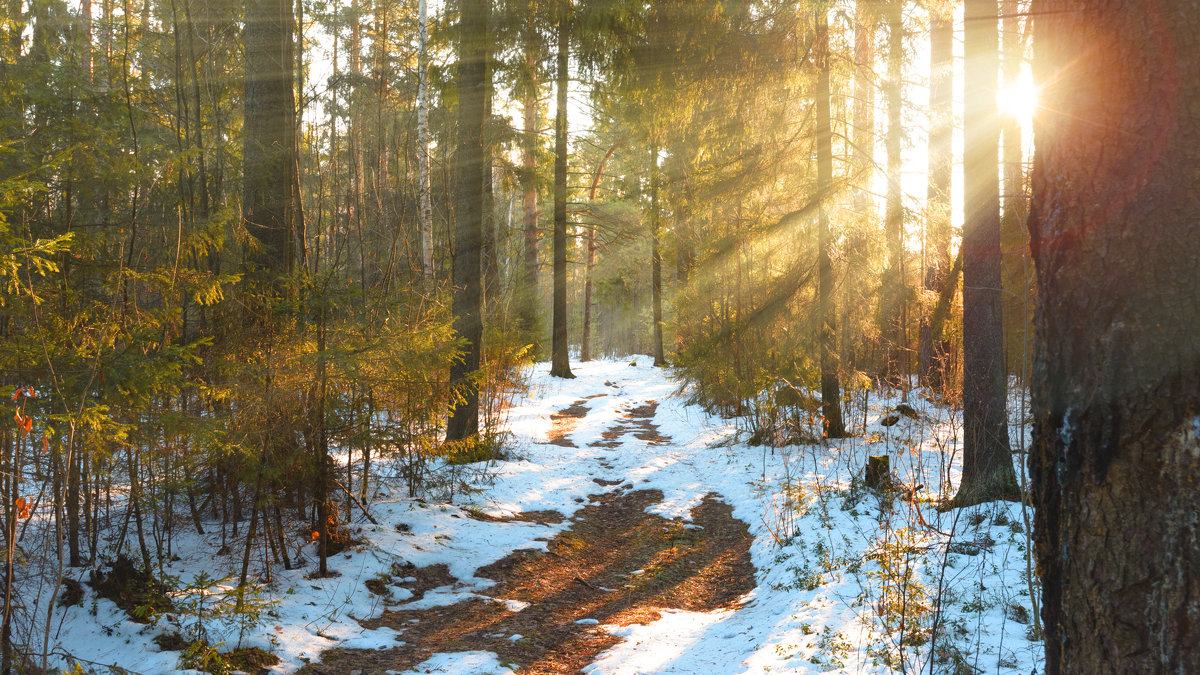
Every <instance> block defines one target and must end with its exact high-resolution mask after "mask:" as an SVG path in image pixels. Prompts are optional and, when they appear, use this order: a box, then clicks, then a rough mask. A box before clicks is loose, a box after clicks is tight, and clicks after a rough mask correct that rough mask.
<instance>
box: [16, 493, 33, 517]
mask: <svg viewBox="0 0 1200 675" xmlns="http://www.w3.org/2000/svg"><path fill="white" fill-rule="evenodd" d="M29 506H30V504H29V500H28V499H26V498H24V497H17V517H18V518H28V517H29V516H30V513H29Z"/></svg>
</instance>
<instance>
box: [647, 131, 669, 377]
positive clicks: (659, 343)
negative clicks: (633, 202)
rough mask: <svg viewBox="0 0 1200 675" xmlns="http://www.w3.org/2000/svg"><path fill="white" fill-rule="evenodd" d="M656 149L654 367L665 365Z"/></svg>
mask: <svg viewBox="0 0 1200 675" xmlns="http://www.w3.org/2000/svg"><path fill="white" fill-rule="evenodd" d="M658 178H659V169H658V148H657V147H656V146H655V145H653V144H651V146H650V304H651V316H652V318H653V319H654V335H653V339H654V365H655V367H659V368H661V367H663V366H666V365H667V357H666V354H665V353H664V351H663V309H662V253H661V252H660V251H659V241H658V240H659V230H660V229H661V226H660V223H659V221H660V218H661V215H660V214H659V208H658V191H659V184H658Z"/></svg>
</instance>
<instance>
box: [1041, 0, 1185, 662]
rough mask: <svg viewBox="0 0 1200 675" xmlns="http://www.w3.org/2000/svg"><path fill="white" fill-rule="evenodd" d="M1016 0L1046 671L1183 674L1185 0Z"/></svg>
mask: <svg viewBox="0 0 1200 675" xmlns="http://www.w3.org/2000/svg"><path fill="white" fill-rule="evenodd" d="M1078 10H1079V7H1078V5H1076V4H1075V3H1070V2H1064V1H1063V0H1039V1H1036V2H1034V3H1033V8H1032V13H1033V15H1034V16H1035V17H1036V22H1035V25H1034V30H1035V34H1034V47H1035V57H1034V64H1035V67H1036V70H1037V72H1036V75H1037V78H1036V79H1037V80H1038V81H1039V82H1041V83H1042V86H1043V90H1042V92H1041V106H1040V110H1039V113H1038V117H1037V119H1036V122H1035V125H1036V126H1035V129H1034V138H1035V143H1036V152H1035V153H1034V157H1035V160H1034V162H1035V163H1034V170H1033V204H1032V210H1031V213H1030V219H1029V233H1030V240H1031V244H1032V250H1033V257H1034V261H1035V263H1036V265H1037V271H1038V303H1037V320H1036V323H1037V328H1036V335H1037V349H1036V356H1035V360H1034V376H1033V388H1032V391H1033V412H1034V430H1033V446H1032V449H1031V455H1030V462H1029V464H1030V469H1031V473H1032V474H1033V496H1034V503H1035V506H1036V507H1037V509H1036V511H1035V521H1034V533H1035V536H1036V549H1035V550H1036V554H1037V562H1038V569H1039V571H1040V572H1041V574H1040V576H1041V580H1042V589H1043V598H1044V605H1043V610H1042V616H1043V617H1044V618H1045V630H1046V635H1045V646H1046V665H1045V672H1046V673H1047V674H1048V675H1058V674H1059V673H1098V674H1101V675H1103V674H1107V673H1200V649H1197V645H1198V644H1200V619H1198V617H1197V603H1198V602H1200V524H1198V523H1197V515H1196V505H1197V504H1198V503H1200V431H1198V429H1197V427H1198V426H1200V422H1198V421H1197V412H1198V411H1200V341H1198V340H1197V339H1196V335H1197V334H1198V333H1200V303H1198V302H1197V297H1200V277H1198V276H1197V271H1196V261H1197V260H1200V237H1197V236H1196V222H1197V219H1198V218H1200V192H1198V191H1197V190H1196V185H1195V179H1194V177H1195V176H1196V175H1198V174H1200V116H1197V115H1196V114H1195V102H1196V101H1200V42H1198V41H1197V40H1196V35H1197V34H1200V7H1197V6H1196V5H1194V4H1191V3H1172V4H1158V3H1131V2H1123V1H1121V0H1103V1H1098V2H1092V3H1088V5H1087V9H1086V11H1078Z"/></svg>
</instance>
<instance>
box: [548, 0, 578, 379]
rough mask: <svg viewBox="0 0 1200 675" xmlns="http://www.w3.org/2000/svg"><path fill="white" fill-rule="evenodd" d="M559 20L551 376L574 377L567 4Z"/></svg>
mask: <svg viewBox="0 0 1200 675" xmlns="http://www.w3.org/2000/svg"><path fill="white" fill-rule="evenodd" d="M559 11H560V15H559V19H558V83H557V88H558V104H557V108H558V110H557V112H556V113H555V115H554V307H553V313H552V316H551V319H550V321H551V331H552V335H551V342H552V344H551V356H550V374H551V375H553V376H555V377H575V375H574V374H572V373H571V361H570V358H569V355H568V349H569V348H570V343H569V342H568V341H567V85H568V83H569V82H570V78H569V77H568V73H567V61H568V58H567V57H568V53H569V50H570V36H571V26H570V17H569V16H568V15H567V12H568V10H567V8H566V6H565V3H564V5H563V7H562V8H561V9H560V10H559Z"/></svg>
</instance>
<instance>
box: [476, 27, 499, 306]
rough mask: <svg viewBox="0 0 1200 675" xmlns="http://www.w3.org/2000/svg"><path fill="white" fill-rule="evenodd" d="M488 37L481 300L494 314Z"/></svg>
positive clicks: (496, 288) (495, 264)
mask: <svg viewBox="0 0 1200 675" xmlns="http://www.w3.org/2000/svg"><path fill="white" fill-rule="evenodd" d="M491 43H492V38H491V36H490V35H489V36H488V47H487V52H486V53H487V54H488V55H489V56H488V58H487V60H486V64H487V65H486V68H485V69H484V81H483V82H484V86H483V91H484V94H485V95H486V98H485V102H484V112H483V119H484V123H483V167H482V171H481V174H482V175H481V176H480V180H482V181H483V299H484V311H485V312H487V313H494V312H496V311H497V309H498V308H499V306H500V303H499V294H500V260H499V256H500V233H499V231H498V230H497V227H498V223H497V219H496V182H495V178H496V176H495V170H494V166H495V161H494V158H493V154H494V152H495V150H494V148H493V146H494V145H495V139H494V138H493V137H492V136H493V134H492V133H491V125H490V123H489V121H488V120H490V119H491V117H492V105H493V104H492V59H491V56H490V54H491V50H492V44H491Z"/></svg>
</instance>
